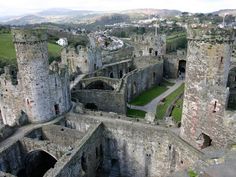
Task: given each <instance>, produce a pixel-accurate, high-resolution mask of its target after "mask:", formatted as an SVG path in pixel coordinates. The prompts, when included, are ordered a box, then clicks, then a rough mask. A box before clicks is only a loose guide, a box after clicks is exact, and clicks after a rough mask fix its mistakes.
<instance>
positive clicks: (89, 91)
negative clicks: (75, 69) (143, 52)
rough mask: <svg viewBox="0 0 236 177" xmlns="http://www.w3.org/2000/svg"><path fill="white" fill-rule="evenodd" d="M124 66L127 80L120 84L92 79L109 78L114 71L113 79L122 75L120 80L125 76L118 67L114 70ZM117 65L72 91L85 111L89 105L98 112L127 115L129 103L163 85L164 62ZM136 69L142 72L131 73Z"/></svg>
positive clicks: (82, 81)
mask: <svg viewBox="0 0 236 177" xmlns="http://www.w3.org/2000/svg"><path fill="white" fill-rule="evenodd" d="M123 64H125V66H126V67H125V71H124V73H123V71H122V76H123V77H122V78H121V79H120V80H118V79H114V78H113V79H112V78H107V77H91V78H89V77H90V76H95V75H96V76H97V75H103V74H105V75H106V74H108V73H109V72H110V69H112V68H113V76H114V77H118V78H120V76H121V75H120V76H117V74H121V73H120V72H118V73H116V72H115V71H117V67H115V70H114V66H117V65H118V66H122V65H123ZM117 65H112V66H107V67H108V69H107V67H104V68H103V69H102V70H103V71H97V72H95V73H93V74H91V75H88V76H87V77H88V78H87V77H85V79H83V80H81V81H80V83H79V85H78V86H77V87H76V88H75V89H74V90H73V91H72V97H73V98H77V99H78V100H79V101H80V102H81V103H83V104H84V105H85V107H86V105H87V104H92V103H93V104H95V106H96V107H97V109H98V110H101V111H108V112H116V113H120V114H126V103H127V101H130V100H131V99H133V98H134V97H136V96H138V95H139V94H140V93H142V92H143V91H145V90H147V89H149V88H151V87H153V86H154V85H158V84H160V83H161V81H162V76H163V61H162V60H160V61H159V60H157V59H153V58H148V59H143V58H140V59H139V60H138V59H135V61H134V64H132V63H131V62H130V61H128V62H127V63H123V62H121V63H118V64H117ZM133 67H137V68H138V69H136V70H133V71H131V72H129V71H130V69H131V70H132V68H133ZM129 68H130V69H129ZM126 72H128V73H126ZM115 73H116V74H115ZM123 74H124V75H123ZM109 75H110V74H109ZM92 84H94V86H93V87H91V85H92ZM105 85H106V87H105ZM90 87H91V88H90ZM109 88H110V89H109Z"/></svg>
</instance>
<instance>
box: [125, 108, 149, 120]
mask: <svg viewBox="0 0 236 177" xmlns="http://www.w3.org/2000/svg"><path fill="white" fill-rule="evenodd" d="M145 114H146V112H145V111H140V110H136V109H129V108H127V116H128V117H133V118H144V117H145Z"/></svg>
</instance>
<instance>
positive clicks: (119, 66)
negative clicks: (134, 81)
mask: <svg viewBox="0 0 236 177" xmlns="http://www.w3.org/2000/svg"><path fill="white" fill-rule="evenodd" d="M133 69H134V65H133V60H131V59H128V60H124V61H120V62H116V63H112V64H107V65H104V66H103V67H102V69H99V70H97V71H95V72H93V73H91V74H89V75H88V77H95V76H104V77H110V78H118V79H120V78H122V77H123V76H124V75H125V74H127V73H128V72H130V71H132V70H133Z"/></svg>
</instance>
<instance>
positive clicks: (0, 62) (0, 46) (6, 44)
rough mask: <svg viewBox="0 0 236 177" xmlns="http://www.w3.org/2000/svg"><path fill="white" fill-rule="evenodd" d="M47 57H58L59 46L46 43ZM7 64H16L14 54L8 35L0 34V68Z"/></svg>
mask: <svg viewBox="0 0 236 177" xmlns="http://www.w3.org/2000/svg"><path fill="white" fill-rule="evenodd" d="M48 53H49V57H54V58H56V57H59V56H60V55H61V47H60V46H59V45H56V44H53V43H48ZM8 64H13V65H14V64H16V52H15V48H14V45H13V42H12V36H11V34H10V33H0V67H3V66H4V65H8Z"/></svg>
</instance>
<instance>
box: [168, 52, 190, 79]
mask: <svg viewBox="0 0 236 177" xmlns="http://www.w3.org/2000/svg"><path fill="white" fill-rule="evenodd" d="M180 61H186V52H185V51H178V50H177V52H176V53H171V54H166V55H165V57H164V76H165V77H166V78H174V79H176V78H178V74H179V62H180Z"/></svg>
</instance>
